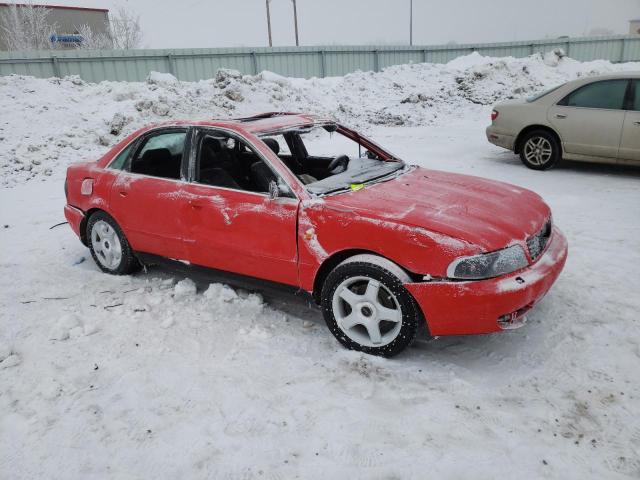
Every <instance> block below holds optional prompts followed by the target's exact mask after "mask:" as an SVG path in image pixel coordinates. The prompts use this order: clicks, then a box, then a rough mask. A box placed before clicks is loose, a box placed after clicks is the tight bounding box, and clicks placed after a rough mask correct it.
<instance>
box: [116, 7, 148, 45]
mask: <svg viewBox="0 0 640 480" xmlns="http://www.w3.org/2000/svg"><path fill="white" fill-rule="evenodd" d="M110 31H111V39H112V40H113V48H117V49H122V50H129V49H131V48H140V47H141V46H142V28H141V27H140V15H134V14H132V13H130V12H128V11H127V10H126V9H125V8H122V7H121V8H119V9H118V12H117V13H116V14H115V15H113V16H111V25H110Z"/></svg>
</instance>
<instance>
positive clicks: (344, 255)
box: [312, 249, 419, 304]
mask: <svg viewBox="0 0 640 480" xmlns="http://www.w3.org/2000/svg"><path fill="white" fill-rule="evenodd" d="M362 254H368V255H375V256H376V257H380V258H384V259H385V260H387V261H389V262H391V263H393V264H394V265H397V266H398V267H399V268H401V269H402V270H403V271H404V272H406V273H407V275H409V277H410V278H411V279H412V280H416V279H417V278H418V277H419V275H418V274H416V273H414V272H411V271H410V270H407V269H406V268H405V267H403V266H402V265H400V264H399V263H398V262H396V261H395V260H393V259H391V258H388V257H386V256H384V255H381V254H380V253H378V252H374V251H372V250H365V249H347V250H341V251H338V252H335V253H333V254H332V255H330V256H329V257H327V258H326V259H324V261H323V262H322V264H321V265H320V267H319V268H318V270H317V271H316V274H315V277H314V279H313V292H312V295H313V299H314V300H315V302H316V303H318V304H319V303H320V294H321V292H322V285H323V284H324V280H325V279H326V278H327V275H329V273H330V272H331V271H332V270H333V269H334V268H336V267H337V266H338V265H339V264H340V263H342V262H344V261H345V260H347V259H348V258H351V257H354V256H356V255H362Z"/></svg>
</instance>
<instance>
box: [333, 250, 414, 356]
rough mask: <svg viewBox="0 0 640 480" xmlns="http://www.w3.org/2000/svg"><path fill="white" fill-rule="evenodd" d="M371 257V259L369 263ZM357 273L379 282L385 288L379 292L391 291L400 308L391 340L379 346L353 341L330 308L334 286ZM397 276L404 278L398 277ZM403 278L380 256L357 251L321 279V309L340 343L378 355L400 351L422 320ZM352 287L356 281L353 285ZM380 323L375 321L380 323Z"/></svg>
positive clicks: (351, 348)
mask: <svg viewBox="0 0 640 480" xmlns="http://www.w3.org/2000/svg"><path fill="white" fill-rule="evenodd" d="M380 260H381V261H380ZM372 261H373V262H375V263H372ZM385 267H386V268H385ZM359 277H367V278H369V279H373V280H376V281H378V282H380V285H381V286H384V287H385V289H386V290H384V289H382V288H381V289H380V290H382V291H383V292H384V293H383V295H385V294H387V293H391V294H392V295H393V296H395V300H396V301H397V307H399V308H400V312H401V318H402V321H401V326H400V328H399V331H398V332H397V334H396V335H395V338H394V339H393V340H392V341H390V342H389V343H387V344H384V345H382V346H371V345H364V344H362V343H359V342H357V341H356V340H354V339H353V338H350V336H349V335H348V334H347V333H346V332H345V331H344V330H343V329H342V328H341V327H340V326H339V325H338V321H337V320H336V315H335V312H334V308H333V301H334V294H335V293H336V290H337V289H338V287H339V286H341V285H343V282H345V281H347V280H348V279H355V278H359ZM399 277H404V278H403V279H402V280H401V278H399ZM403 280H404V281H407V280H408V276H407V275H406V273H405V272H404V271H402V269H400V267H398V266H396V265H394V264H392V263H391V262H389V261H388V260H386V259H384V258H381V257H376V256H374V255H357V256H355V257H352V258H351V259H348V260H346V261H345V262H343V263H341V264H340V265H338V266H337V267H336V268H335V269H334V270H333V271H332V272H331V273H329V275H328V276H327V278H326V279H325V282H324V284H323V287H322V293H321V307H322V313H323V315H324V319H325V322H326V323H327V326H328V327H329V330H331V333H332V334H333V335H334V336H335V337H336V338H337V339H338V341H339V342H340V343H341V344H342V345H344V346H345V347H347V348H348V349H350V350H357V351H360V352H365V353H368V354H372V355H379V356H382V357H392V356H394V355H397V354H398V353H400V352H402V351H403V350H404V349H405V348H407V347H408V346H409V345H410V344H411V343H412V342H413V340H414V339H415V337H416V334H417V331H418V324H419V322H420V321H424V319H423V316H422V312H421V311H420V308H419V307H418V305H417V304H416V302H415V300H414V299H413V296H412V295H411V294H410V293H409V292H408V291H407V289H406V288H404V285H403ZM356 287H357V285H355V286H354V287H353V288H356ZM389 298H390V297H387V301H389ZM383 321H384V320H382V321H379V322H380V323H382V322H383ZM380 323H379V324H378V325H380ZM389 323H390V322H389ZM355 327H360V325H356V326H355ZM355 327H354V328H355ZM363 328H364V327H363ZM393 328H396V327H393ZM365 330H366V329H365ZM381 330H382V328H381V327H379V328H378V331H381Z"/></svg>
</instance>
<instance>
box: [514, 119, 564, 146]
mask: <svg viewBox="0 0 640 480" xmlns="http://www.w3.org/2000/svg"><path fill="white" fill-rule="evenodd" d="M534 130H544V131H546V132H549V133H550V134H551V135H553V136H554V137H555V138H556V140H557V141H558V145H560V151H561V152H562V151H563V150H564V148H563V146H562V139H561V138H560V135H558V132H556V131H555V130H554V129H553V128H551V127H550V126H548V125H540V124H534V125H529V126H527V127H524V128H523V129H522V130H520V133H518V136H517V137H516V141H515V142H514V144H513V152H514V153H520V149H521V148H522V141H523V140H524V138H525V137H526V135H527V134H528V133H529V132H533V131H534Z"/></svg>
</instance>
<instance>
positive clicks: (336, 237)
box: [298, 199, 478, 291]
mask: <svg viewBox="0 0 640 480" xmlns="http://www.w3.org/2000/svg"><path fill="white" fill-rule="evenodd" d="M298 245H299V273H300V284H301V287H302V288H303V289H304V290H307V291H312V290H313V285H314V279H315V276H316V274H317V272H318V269H319V268H320V266H321V265H322V263H323V262H324V261H326V260H327V259H328V258H330V257H332V256H333V255H336V254H338V253H340V252H345V251H348V250H353V251H367V252H372V253H375V254H378V255H381V256H383V257H385V258H388V259H389V260H392V261H393V262H395V263H396V264H398V265H400V266H401V267H403V268H404V269H406V270H408V271H409V272H411V273H413V274H416V275H425V274H429V275H432V276H436V277H439V276H445V275H446V270H447V266H448V265H449V263H451V261H453V260H454V259H455V258H457V257H459V256H463V255H470V254H473V253H476V252H477V251H478V250H477V247H476V246H475V245H471V244H469V243H467V242H464V241H462V240H458V239H456V238H452V237H449V236H446V235H442V234H438V233H435V232H430V231H428V230H426V229H424V228H420V227H413V226H408V225H404V224H402V223H399V222H397V221H395V220H393V219H389V218H384V217H381V216H377V217H376V216H373V215H371V214H370V213H365V212H362V211H356V210H355V209H352V208H348V207H343V206H340V205H336V204H333V203H329V202H326V201H325V200H323V199H313V200H307V201H304V202H302V206H301V208H300V217H299V224H298Z"/></svg>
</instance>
